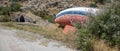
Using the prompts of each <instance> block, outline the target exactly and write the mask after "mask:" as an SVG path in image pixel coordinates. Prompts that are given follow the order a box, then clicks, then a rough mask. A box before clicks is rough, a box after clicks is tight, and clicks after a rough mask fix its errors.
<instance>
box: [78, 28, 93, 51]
mask: <svg viewBox="0 0 120 51" xmlns="http://www.w3.org/2000/svg"><path fill="white" fill-rule="evenodd" d="M77 36H78V48H80V50H82V51H93V40H92V39H93V37H92V34H90V31H89V30H88V29H87V28H81V29H79V30H78V32H77Z"/></svg>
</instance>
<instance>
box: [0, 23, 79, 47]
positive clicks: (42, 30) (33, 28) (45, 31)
mask: <svg viewBox="0 0 120 51" xmlns="http://www.w3.org/2000/svg"><path fill="white" fill-rule="evenodd" d="M0 24H1V25H3V26H7V27H11V28H15V29H20V30H24V31H29V32H34V33H35V34H39V35H43V36H44V37H46V38H50V39H53V40H57V41H61V42H64V43H65V45H67V46H68V47H71V48H76V47H77V40H76V37H77V36H76V35H75V34H74V33H70V34H68V35H65V34H63V33H62V29H61V28H58V25H57V24H50V25H46V26H42V27H40V26H37V25H31V24H19V23H13V22H8V23H0ZM25 37H29V36H25ZM23 38H24V37H23Z"/></svg>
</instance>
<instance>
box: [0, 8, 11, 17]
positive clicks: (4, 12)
mask: <svg viewBox="0 0 120 51" xmlns="http://www.w3.org/2000/svg"><path fill="white" fill-rule="evenodd" d="M10 11H11V8H10V7H3V6H1V7H0V15H9V12H10Z"/></svg>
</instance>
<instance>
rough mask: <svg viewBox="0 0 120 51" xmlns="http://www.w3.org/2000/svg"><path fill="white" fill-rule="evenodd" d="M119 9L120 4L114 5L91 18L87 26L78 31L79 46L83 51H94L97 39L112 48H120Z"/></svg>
mask: <svg viewBox="0 0 120 51" xmlns="http://www.w3.org/2000/svg"><path fill="white" fill-rule="evenodd" d="M119 8H120V6H119V2H115V3H113V4H112V5H111V6H110V7H108V8H107V9H105V11H104V12H103V13H101V14H99V15H97V16H92V15H91V16H89V21H88V23H87V26H82V28H80V29H78V32H77V34H78V44H79V46H80V48H81V49H82V50H83V51H94V48H93V44H94V41H95V39H101V40H103V41H104V42H106V43H107V44H108V45H109V46H111V47H115V46H117V47H118V48H120V9H119ZM119 50H120V49H119Z"/></svg>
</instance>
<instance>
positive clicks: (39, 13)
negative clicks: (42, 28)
mask: <svg viewBox="0 0 120 51" xmlns="http://www.w3.org/2000/svg"><path fill="white" fill-rule="evenodd" d="M33 13H34V14H35V15H37V16H40V17H41V18H42V19H44V20H48V21H49V22H52V23H53V22H54V17H53V16H51V15H49V14H48V12H47V11H45V10H41V11H34V12H33Z"/></svg>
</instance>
